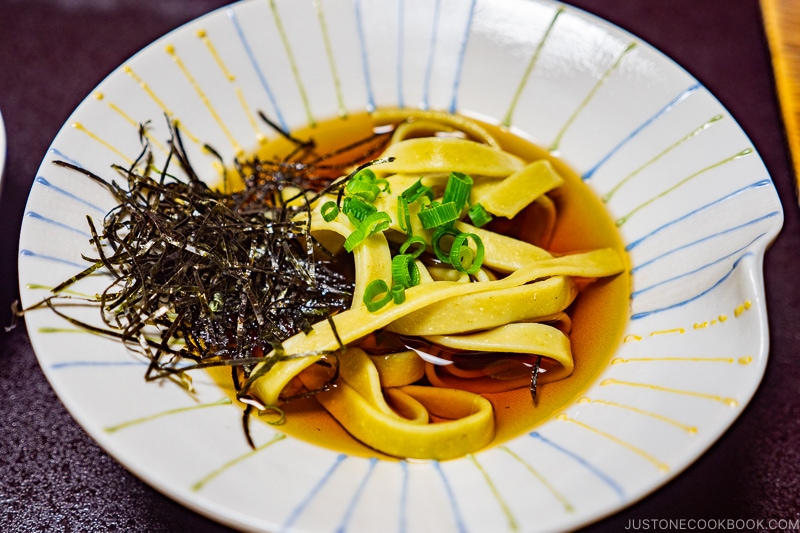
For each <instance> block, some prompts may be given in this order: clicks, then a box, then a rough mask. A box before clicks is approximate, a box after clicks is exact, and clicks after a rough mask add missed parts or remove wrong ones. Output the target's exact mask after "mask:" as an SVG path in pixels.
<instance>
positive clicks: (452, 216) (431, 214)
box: [419, 202, 461, 229]
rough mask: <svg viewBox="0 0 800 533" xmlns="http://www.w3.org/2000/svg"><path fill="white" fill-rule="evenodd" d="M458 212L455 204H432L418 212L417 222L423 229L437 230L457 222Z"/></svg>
mask: <svg viewBox="0 0 800 533" xmlns="http://www.w3.org/2000/svg"><path fill="white" fill-rule="evenodd" d="M460 211H461V210H460V209H458V207H457V206H456V204H455V202H447V203H444V204H440V203H437V202H434V203H432V204H430V205H429V206H428V207H425V208H424V209H422V210H421V211H420V212H419V220H420V222H422V227H423V228H425V229H431V228H437V227H439V226H444V225H445V224H449V223H450V222H453V221H454V220H458V216H459V214H460Z"/></svg>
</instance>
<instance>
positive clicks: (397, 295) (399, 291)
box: [391, 285, 406, 304]
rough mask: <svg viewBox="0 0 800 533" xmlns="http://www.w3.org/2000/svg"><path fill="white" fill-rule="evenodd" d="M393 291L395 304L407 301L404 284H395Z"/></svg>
mask: <svg viewBox="0 0 800 533" xmlns="http://www.w3.org/2000/svg"><path fill="white" fill-rule="evenodd" d="M391 293H392V300H393V301H394V303H395V304H401V303H403V302H405V301H406V288H405V287H403V286H402V285H393V286H392V291H391Z"/></svg>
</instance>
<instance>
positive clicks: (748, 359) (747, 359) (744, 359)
mask: <svg viewBox="0 0 800 533" xmlns="http://www.w3.org/2000/svg"><path fill="white" fill-rule="evenodd" d="M752 362H753V358H752V357H750V356H749V355H747V356H744V357H740V358H739V364H740V365H749V364H750V363H752Z"/></svg>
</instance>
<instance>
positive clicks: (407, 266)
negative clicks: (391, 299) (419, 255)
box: [392, 254, 420, 288]
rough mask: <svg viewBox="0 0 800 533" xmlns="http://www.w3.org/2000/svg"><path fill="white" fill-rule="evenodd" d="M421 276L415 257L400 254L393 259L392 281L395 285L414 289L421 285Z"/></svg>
mask: <svg viewBox="0 0 800 533" xmlns="http://www.w3.org/2000/svg"><path fill="white" fill-rule="evenodd" d="M419 280H420V275H419V267H418V266H417V263H416V261H415V260H414V256H412V255H410V254H400V255H396V256H394V257H393V258H392V281H393V283H394V284H395V285H402V286H403V287H406V288H407V287H413V286H414V285H419Z"/></svg>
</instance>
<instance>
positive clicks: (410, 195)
mask: <svg viewBox="0 0 800 533" xmlns="http://www.w3.org/2000/svg"><path fill="white" fill-rule="evenodd" d="M401 196H402V197H403V198H405V199H406V200H407V201H408V203H413V202H416V201H417V200H418V199H419V198H420V197H421V196H426V197H427V198H428V200H433V190H432V189H431V188H430V187H428V186H426V185H423V184H422V178H420V179H418V180H417V181H416V183H414V185H412V186H411V187H409V188H408V189H406V190H404V191H403V192H402V193H401Z"/></svg>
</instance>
